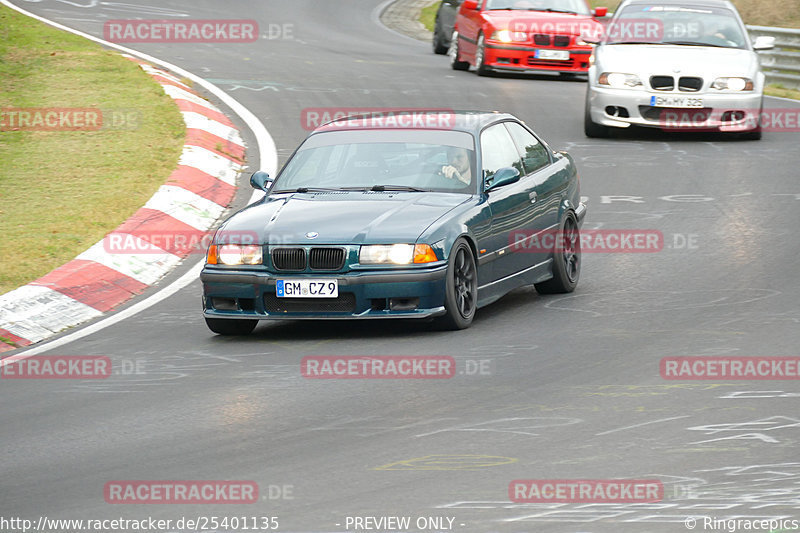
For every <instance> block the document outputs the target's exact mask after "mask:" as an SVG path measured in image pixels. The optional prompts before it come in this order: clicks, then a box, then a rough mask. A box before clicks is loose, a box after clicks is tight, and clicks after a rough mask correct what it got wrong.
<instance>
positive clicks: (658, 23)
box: [606, 4, 747, 48]
mask: <svg viewBox="0 0 800 533" xmlns="http://www.w3.org/2000/svg"><path fill="white" fill-rule="evenodd" d="M606 42H607V43H608V44H634V43H635V44H639V43H647V44H679V45H686V46H715V47H722V48H747V44H746V43H747V39H746V38H745V34H744V32H743V30H742V27H741V24H740V23H739V20H738V19H737V18H736V15H734V13H733V12H732V11H731V10H729V9H726V8H716V7H705V6H703V7H689V6H657V5H641V4H637V5H630V6H628V7H626V8H624V9H623V10H622V11H620V12H619V13H618V14H617V15H616V16H615V17H614V20H612V21H611V23H610V24H609V26H608V29H607V32H606Z"/></svg>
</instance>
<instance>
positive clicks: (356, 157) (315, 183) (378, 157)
mask: <svg viewBox="0 0 800 533" xmlns="http://www.w3.org/2000/svg"><path fill="white" fill-rule="evenodd" d="M474 168H475V151H474V143H473V140H472V136H471V135H469V134H468V133H464V132H455V131H436V132H433V131H407V132H401V131H391V132H382V131H374V130H373V131H357V132H352V131H349V132H333V133H321V134H317V135H313V136H311V137H310V138H309V139H308V140H306V142H305V143H303V146H301V147H300V149H299V150H298V152H297V153H296V154H295V155H294V157H293V158H292V159H291V160H290V161H289V162H288V163H287V164H286V166H285V167H284V169H283V171H282V172H281V174H280V176H279V177H278V179H277V180H276V182H275V185H274V186H273V191H275V192H284V191H297V190H301V191H303V190H305V189H309V190H312V189H326V190H327V189H334V190H408V191H441V192H447V191H450V192H466V193H472V192H473V190H474V189H475V188H476V180H475V177H474V174H475V173H474V172H473V170H472V169H474Z"/></svg>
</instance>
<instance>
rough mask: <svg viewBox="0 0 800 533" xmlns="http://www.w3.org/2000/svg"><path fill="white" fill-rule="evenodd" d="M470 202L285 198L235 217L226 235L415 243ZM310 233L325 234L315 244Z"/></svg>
mask: <svg viewBox="0 0 800 533" xmlns="http://www.w3.org/2000/svg"><path fill="white" fill-rule="evenodd" d="M470 198H472V197H471V196H469V195H465V194H456V193H435V192H428V193H417V192H358V191H353V192H351V191H347V192H339V191H336V192H320V193H312V192H309V193H293V194H280V195H275V196H273V197H267V198H266V199H264V200H263V201H261V202H259V203H256V204H253V205H251V206H249V207H247V208H245V209H244V210H242V211H240V212H239V213H237V214H235V215H233V216H232V217H231V218H230V219H228V220H227V221H226V222H225V224H223V226H222V227H221V228H220V232H221V233H223V232H224V233H226V234H232V235H237V234H240V233H241V234H243V235H253V236H254V237H257V238H258V239H259V241H258V242H260V243H265V244H389V243H396V242H408V243H412V242H415V241H416V240H417V238H418V237H419V236H420V235H421V234H422V232H423V231H425V229H426V228H427V227H428V226H430V225H431V224H433V223H434V222H435V221H436V220H437V219H439V218H441V217H442V216H443V215H445V214H447V213H448V212H449V211H451V210H452V209H454V208H455V207H456V206H458V205H459V204H462V203H464V202H466V201H468V200H469V199H470ZM309 232H314V233H318V234H319V235H318V236H317V237H316V238H314V239H309V238H307V237H306V233H309Z"/></svg>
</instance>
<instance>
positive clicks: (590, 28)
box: [482, 10, 603, 35]
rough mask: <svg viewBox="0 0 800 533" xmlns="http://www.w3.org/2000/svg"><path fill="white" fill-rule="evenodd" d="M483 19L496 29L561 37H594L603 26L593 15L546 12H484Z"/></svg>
mask: <svg viewBox="0 0 800 533" xmlns="http://www.w3.org/2000/svg"><path fill="white" fill-rule="evenodd" d="M482 15H483V17H484V18H485V19H486V20H487V21H488V22H489V23H490V24H491V25H492V26H494V28H496V29H508V30H511V31H526V32H528V33H549V34H559V35H593V34H596V33H597V32H598V31H602V28H603V25H602V24H600V23H599V22H597V21H596V20H594V19H593V18H592V17H591V15H569V14H567V13H548V12H546V11H520V10H511V11H508V10H497V11H483V12H482Z"/></svg>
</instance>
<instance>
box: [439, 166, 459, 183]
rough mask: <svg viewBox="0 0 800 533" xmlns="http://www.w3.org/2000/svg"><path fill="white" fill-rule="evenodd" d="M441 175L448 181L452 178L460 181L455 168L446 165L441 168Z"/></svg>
mask: <svg viewBox="0 0 800 533" xmlns="http://www.w3.org/2000/svg"><path fill="white" fill-rule="evenodd" d="M442 174H444V177H445V178H447V179H449V180H451V179H453V178H457V179H459V180H460V179H461V173H460V172H459V171H458V170H456V167H454V166H453V165H447V166H444V167H442Z"/></svg>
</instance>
